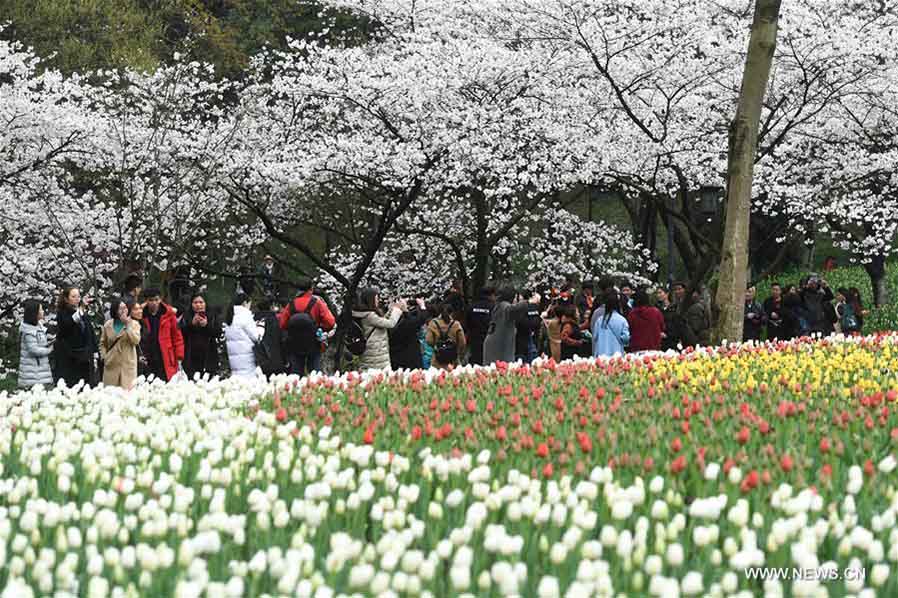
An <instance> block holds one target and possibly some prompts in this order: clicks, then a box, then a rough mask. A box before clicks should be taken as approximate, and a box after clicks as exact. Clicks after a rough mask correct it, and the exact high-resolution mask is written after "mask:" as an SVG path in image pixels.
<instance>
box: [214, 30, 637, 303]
mask: <svg viewBox="0 0 898 598" xmlns="http://www.w3.org/2000/svg"><path fill="white" fill-rule="evenodd" d="M520 53H521V51H520V50H518V49H515V48H512V47H509V46H508V45H507V44H505V43H504V42H496V41H492V40H482V41H480V42H478V41H477V40H473V39H470V38H464V39H458V38H454V37H452V36H449V35H440V34H438V32H434V31H427V32H421V33H416V32H415V31H413V30H407V31H403V32H400V31H399V30H389V32H388V33H387V34H385V35H383V36H382V37H380V38H379V39H377V40H376V41H375V42H373V43H371V44H369V45H367V46H365V47H361V48H342V47H320V46H317V45H314V44H310V43H306V42H296V43H294V44H293V50H292V52H289V53H281V54H272V55H268V56H265V57H263V58H261V59H260V60H259V66H260V69H261V70H262V72H264V74H265V75H266V77H265V78H260V79H259V80H258V81H256V82H255V83H254V84H253V85H251V86H250V87H249V88H248V89H247V90H245V92H244V95H243V102H244V103H243V105H242V112H241V117H240V118H242V119H243V124H242V127H243V130H242V132H241V134H240V135H239V136H238V145H239V146H240V149H239V150H238V151H237V152H236V153H232V154H229V155H228V158H227V161H228V164H224V165H222V168H224V169H225V170H226V171H227V173H228V174H227V180H226V181H225V183H224V187H225V188H226V189H227V191H228V193H229V194H230V196H231V198H232V200H233V203H235V204H236V205H238V206H240V207H242V208H243V209H244V210H246V212H247V213H248V214H249V215H251V216H254V217H256V218H258V219H259V221H260V222H261V223H262V224H263V225H264V227H265V229H266V232H267V233H268V234H269V235H270V236H271V237H272V238H274V239H276V240H278V241H280V242H282V243H284V244H285V245H286V246H287V247H290V248H292V249H294V250H296V251H297V252H298V253H299V254H300V255H302V256H304V258H305V259H306V261H307V263H308V264H310V265H311V267H312V268H315V269H317V270H319V271H320V272H321V273H323V274H324V275H325V276H326V277H328V278H330V279H332V281H333V282H334V284H335V285H337V286H339V287H340V288H341V292H342V294H343V297H344V307H348V306H349V304H350V302H351V301H352V298H353V296H354V294H355V291H356V290H357V289H358V287H359V285H360V284H362V282H363V281H364V280H367V279H369V278H370V276H369V275H370V274H371V268H372V267H375V266H374V264H375V262H376V261H378V260H385V261H381V262H380V263H381V264H385V263H387V261H389V260H391V259H393V260H394V261H396V262H397V263H405V262H404V261H403V260H402V259H397V258H393V257H391V256H394V255H398V254H399V253H401V252H406V253H407V252H408V251H406V250H405V249H400V248H399V245H402V244H403V242H404V240H406V239H418V238H420V239H427V240H428V241H427V242H426V243H424V244H423V246H424V247H431V248H432V247H439V246H448V248H449V249H448V251H449V254H448V255H450V256H451V258H450V259H451V260H452V266H451V269H452V270H453V271H454V272H455V273H456V274H457V275H459V276H460V277H462V278H463V279H467V280H469V281H470V283H469V284H468V285H466V286H467V288H468V289H469V292H470V290H472V289H473V288H475V287H476V286H478V285H481V284H483V282H485V280H486V278H487V276H488V274H489V273H488V272H487V270H488V265H489V263H490V260H491V259H492V258H494V257H495V256H496V255H499V254H501V253H502V252H503V251H505V249H504V247H505V245H507V244H508V243H513V242H515V241H514V240H513V238H514V237H515V236H517V235H520V234H521V231H524V232H525V233H526V232H527V231H528V230H529V229H528V227H529V226H533V225H534V224H535V222H537V221H538V220H539V218H540V216H539V213H540V212H542V213H544V214H546V213H548V212H549V211H550V206H555V205H556V204H557V202H556V201H555V198H556V196H557V194H558V192H559V191H562V190H565V189H569V188H571V187H572V186H573V185H576V184H578V183H579V182H580V181H582V180H584V178H586V177H588V176H589V173H592V172H595V171H597V170H600V169H599V168H598V166H597V165H596V164H594V163H593V162H594V161H595V160H598V159H601V154H600V153H599V152H597V151H594V150H595V149H596V144H598V143H600V142H601V141H602V139H603V138H602V137H601V136H598V135H590V136H587V135H585V134H580V135H579V136H574V135H573V133H572V130H571V127H575V128H576V127H584V126H586V125H583V124H582V123H581V122H580V120H579V115H578V111H579V110H581V109H584V108H585V107H586V106H585V105H584V104H582V103H577V102H575V101H574V99H573V98H571V100H570V102H569V103H568V104H566V105H561V106H559V105H556V104H554V103H552V102H551V98H552V97H553V96H554V95H555V94H556V88H555V85H554V84H555V80H554V79H553V78H552V77H551V76H550V75H551V74H553V73H554V72H555V71H556V70H557V68H558V66H559V65H557V64H554V63H553V62H552V61H551V60H541V61H537V60H535V59H526V60H521V58H520ZM570 138H576V139H579V140H581V141H580V143H582V145H581V149H582V151H580V152H578V153H579V155H575V153H574V152H572V150H571V148H570V146H569V143H570V141H569V139H570ZM590 145H592V147H591V148H590ZM235 156H236V158H235ZM315 232H317V233H323V236H324V238H325V243H324V244H323V246H320V245H319V246H315V245H314V244H313V243H312V241H311V240H310V238H313V237H314V236H315V235H314V233H315ZM399 235H401V237H400V236H399ZM385 244H389V245H390V247H391V248H396V249H397V252H396V253H394V252H393V251H392V249H391V251H388V252H385V253H384V254H383V255H379V252H380V251H382V250H384V249H385ZM406 244H407V245H411V246H415V247H414V249H417V245H418V244H417V243H406ZM629 248H630V246H628V249H629ZM414 249H412V252H413V253H414V252H415V251H414ZM425 253H426V252H425ZM637 253H638V252H637ZM420 259H426V258H423V257H422V258H420ZM378 268H379V267H375V271H378ZM433 271H434V269H432V268H429V269H428V272H433ZM409 276H410V278H413V277H414V274H409ZM388 278H390V279H392V278H393V277H388ZM444 283H445V280H444ZM416 284H417V283H416ZM406 286H408V285H406ZM344 311H346V312H348V310H344Z"/></svg>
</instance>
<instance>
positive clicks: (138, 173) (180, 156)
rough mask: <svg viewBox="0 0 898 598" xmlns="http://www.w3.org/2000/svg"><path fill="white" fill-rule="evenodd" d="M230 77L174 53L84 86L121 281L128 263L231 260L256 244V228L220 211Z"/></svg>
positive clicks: (229, 264) (228, 142) (162, 266)
mask: <svg viewBox="0 0 898 598" xmlns="http://www.w3.org/2000/svg"><path fill="white" fill-rule="evenodd" d="M235 93H236V90H235V86H234V84H232V83H230V82H227V81H219V80H216V78H215V77H214V73H213V72H212V69H211V67H210V66H209V65H202V64H200V63H197V62H193V61H189V62H188V61H185V60H183V58H182V57H181V56H176V60H175V61H174V62H173V63H171V64H169V65H167V66H164V67H161V68H159V69H158V70H156V71H155V72H152V73H140V72H134V71H122V72H118V73H111V74H110V76H109V77H108V78H107V79H106V80H105V81H104V82H103V84H102V85H100V86H95V87H94V88H92V90H91V100H92V106H93V107H94V109H95V110H96V111H97V114H98V118H99V119H101V121H102V128H101V129H100V132H99V133H98V134H97V135H94V136H93V137H92V138H91V139H90V140H89V142H90V151H91V154H92V155H93V156H95V157H96V158H95V160H94V161H93V163H92V164H91V165H90V169H91V176H92V180H93V187H94V188H95V190H96V194H97V199H98V200H99V202H100V203H101V204H102V205H103V206H104V207H105V208H106V209H107V210H108V211H109V212H110V213H111V215H112V218H111V221H110V222H109V227H110V229H111V230H110V236H111V240H112V243H111V244H110V247H109V249H110V250H111V251H114V253H115V254H116V255H117V256H118V258H119V263H118V264H117V265H118V268H117V274H118V276H117V277H118V278H122V277H123V276H124V275H125V274H128V272H126V271H125V270H126V268H127V265H128V264H133V263H140V264H142V270H143V271H144V272H149V271H150V270H152V269H156V270H159V271H161V272H163V273H165V272H167V271H169V270H170V269H171V268H172V267H174V266H176V265H179V264H185V265H195V266H199V267H202V268H204V269H205V270H210V268H212V267H214V266H215V265H221V267H222V268H223V269H227V268H231V269H233V267H234V266H236V265H238V264H239V262H240V261H241V259H242V257H243V256H244V255H246V254H247V253H249V252H250V251H251V249H252V248H253V247H254V246H256V245H258V244H261V243H262V241H263V240H264V235H262V234H261V229H260V227H258V226H254V225H252V224H247V223H246V222H245V221H242V220H241V219H239V218H234V217H233V213H232V212H231V211H228V210H223V209H222V206H223V198H224V192H223V191H222V189H221V187H220V185H219V178H218V176H219V173H218V169H217V168H216V165H217V164H218V163H219V162H220V160H221V157H222V156H226V155H227V154H228V152H229V151H230V149H231V147H232V143H233V140H234V136H235V135H236V134H238V132H239V130H240V123H239V121H238V120H235V119H233V118H230V105H231V104H232V103H233V102H234V101H235V100H234V99H233V95H234V94H235Z"/></svg>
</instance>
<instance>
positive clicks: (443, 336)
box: [433, 319, 458, 365]
mask: <svg viewBox="0 0 898 598" xmlns="http://www.w3.org/2000/svg"><path fill="white" fill-rule="evenodd" d="M453 324H455V320H451V319H450V320H449V325H448V326H446V330H445V331H444V330H443V328H442V326H440V323H439V322H436V327H437V332H438V333H439V338H437V342H436V345H435V346H434V348H433V358H434V359H435V360H437V361H438V362H439V363H441V364H443V365H448V364H450V363H455V362H456V361H457V360H458V346H457V345H456V344H455V341H454V340H452V339H451V338H449V331H450V330H452V325H453Z"/></svg>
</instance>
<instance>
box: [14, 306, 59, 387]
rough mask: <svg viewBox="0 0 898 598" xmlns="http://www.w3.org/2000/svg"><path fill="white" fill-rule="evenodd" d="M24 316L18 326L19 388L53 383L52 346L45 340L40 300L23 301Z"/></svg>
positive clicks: (42, 308) (45, 333) (42, 310)
mask: <svg viewBox="0 0 898 598" xmlns="http://www.w3.org/2000/svg"><path fill="white" fill-rule="evenodd" d="M24 307H25V316H24V317H23V318H22V326H21V327H20V329H19V330H20V335H21V354H20V356H19V388H31V387H32V386H36V385H38V384H42V385H44V386H52V385H53V371H52V370H51V368H50V353H52V352H53V348H52V347H51V346H50V344H49V343H48V342H47V330H46V329H45V328H44V323H43V320H44V306H43V305H41V303H40V301H37V300H35V299H29V300H27V301H26V302H25V305H24Z"/></svg>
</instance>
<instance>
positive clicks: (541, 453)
mask: <svg viewBox="0 0 898 598" xmlns="http://www.w3.org/2000/svg"><path fill="white" fill-rule="evenodd" d="M536 455H537V456H538V457H541V458H543V459H545V458H546V457H548V456H549V446H548V445H547V444H546V443H545V442H540V443H539V446H537V447H536Z"/></svg>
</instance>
